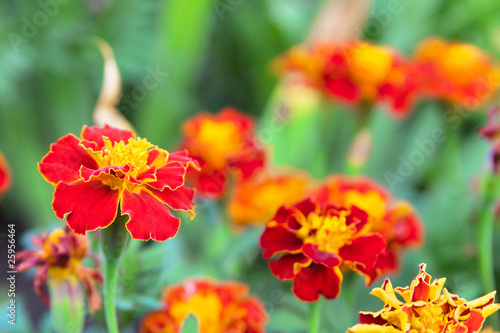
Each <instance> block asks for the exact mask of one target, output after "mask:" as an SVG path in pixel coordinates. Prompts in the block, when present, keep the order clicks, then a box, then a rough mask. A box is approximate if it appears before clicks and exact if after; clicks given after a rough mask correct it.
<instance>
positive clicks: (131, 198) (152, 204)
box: [121, 190, 180, 242]
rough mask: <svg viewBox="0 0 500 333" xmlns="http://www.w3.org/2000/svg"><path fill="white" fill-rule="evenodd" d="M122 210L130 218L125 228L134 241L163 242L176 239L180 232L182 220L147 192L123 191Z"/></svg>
mask: <svg viewBox="0 0 500 333" xmlns="http://www.w3.org/2000/svg"><path fill="white" fill-rule="evenodd" d="M121 208H122V214H128V215H129V216H130V220H129V221H128V222H127V223H126V224H125V226H126V227H127V230H128V231H129V232H130V234H131V235H132V238H134V239H138V240H145V241H147V240H149V239H153V240H155V241H159V242H163V241H165V240H167V239H169V238H172V237H174V236H175V235H176V234H177V231H178V230H179V226H180V220H179V219H178V218H176V217H174V216H173V215H172V213H170V210H169V209H168V207H167V206H165V205H164V204H163V203H161V202H159V201H158V200H157V199H156V198H155V197H153V196H152V195H151V194H149V193H148V192H147V191H142V192H140V193H130V192H128V191H127V190H125V191H123V199H122V205H121Z"/></svg>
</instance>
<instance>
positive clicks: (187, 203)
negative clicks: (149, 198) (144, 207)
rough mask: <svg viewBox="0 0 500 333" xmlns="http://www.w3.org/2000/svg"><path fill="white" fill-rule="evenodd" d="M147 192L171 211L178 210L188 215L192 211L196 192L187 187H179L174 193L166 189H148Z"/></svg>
mask: <svg viewBox="0 0 500 333" xmlns="http://www.w3.org/2000/svg"><path fill="white" fill-rule="evenodd" d="M148 191H149V192H150V193H151V194H152V195H153V196H155V197H156V198H157V199H159V200H160V201H161V202H163V203H165V204H166V205H167V206H169V207H170V208H172V209H180V210H184V211H187V212H190V213H192V212H193V210H194V204H193V199H194V195H195V193H196V191H195V190H193V189H191V188H189V187H186V186H181V187H179V188H177V189H176V190H175V191H172V190H171V189H169V188H167V187H166V188H165V189H164V190H163V191H158V190H156V189H154V188H151V187H148Z"/></svg>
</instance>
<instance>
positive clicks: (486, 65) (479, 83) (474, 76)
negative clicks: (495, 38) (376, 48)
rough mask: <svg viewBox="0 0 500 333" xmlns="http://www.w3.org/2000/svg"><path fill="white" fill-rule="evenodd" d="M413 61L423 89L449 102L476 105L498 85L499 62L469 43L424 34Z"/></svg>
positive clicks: (485, 98)
mask: <svg viewBox="0 0 500 333" xmlns="http://www.w3.org/2000/svg"><path fill="white" fill-rule="evenodd" d="M416 61H417V62H418V63H419V68H421V69H422V71H423V73H425V76H423V77H424V78H426V81H425V83H424V86H425V88H426V93H427V94H428V95H430V96H435V97H439V98H444V99H446V100H448V101H450V102H452V103H458V104H464V105H467V106H473V107H475V106H478V105H479V104H481V103H482V102H484V101H485V100H487V99H488V98H489V97H491V95H492V94H493V93H494V92H495V91H496V90H497V89H498V88H499V85H500V66H499V65H498V64H496V63H494V61H493V60H492V57H491V56H490V55H489V54H487V53H486V52H484V51H482V50H481V49H479V48H478V47H476V46H474V45H471V44H466V43H461V42H451V41H446V40H443V39H441V38H439V37H432V38H428V39H426V40H424V41H423V42H422V43H420V45H419V46H418V48H417V51H416Z"/></svg>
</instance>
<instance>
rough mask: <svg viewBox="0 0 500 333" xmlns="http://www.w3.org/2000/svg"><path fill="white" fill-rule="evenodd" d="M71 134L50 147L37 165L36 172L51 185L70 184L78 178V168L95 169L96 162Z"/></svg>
mask: <svg viewBox="0 0 500 333" xmlns="http://www.w3.org/2000/svg"><path fill="white" fill-rule="evenodd" d="M79 142H80V140H79V139H78V138H77V137H76V136H74V135H73V134H68V135H66V136H63V137H62V138H60V139H59V140H57V141H56V142H55V143H53V144H52V145H50V152H49V153H48V154H47V155H45V156H44V157H43V158H42V161H41V163H39V164H38V170H40V173H41V174H42V176H43V177H44V178H45V179H46V180H47V181H48V182H49V183H51V184H53V185H55V184H57V183H58V182H61V181H62V182H65V183H72V182H74V181H75V180H77V179H78V178H80V167H81V166H84V167H86V168H89V169H97V168H98V165H97V162H96V161H95V160H94V159H93V158H92V157H91V156H90V155H89V154H88V153H87V152H86V151H85V149H84V148H83V147H81V146H80V145H79V144H78V143H79Z"/></svg>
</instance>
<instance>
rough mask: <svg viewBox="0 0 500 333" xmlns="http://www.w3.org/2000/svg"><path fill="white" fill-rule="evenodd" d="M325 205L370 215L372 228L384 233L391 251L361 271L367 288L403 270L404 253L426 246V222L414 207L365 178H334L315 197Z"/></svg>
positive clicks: (388, 248) (318, 190)
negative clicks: (401, 258) (402, 255)
mask: <svg viewBox="0 0 500 333" xmlns="http://www.w3.org/2000/svg"><path fill="white" fill-rule="evenodd" d="M314 196H315V197H316V199H317V200H318V201H319V202H320V203H321V204H322V205H339V206H342V207H347V208H351V207H357V208H359V209H362V210H363V211H365V212H366V213H367V214H368V228H369V230H370V231H371V232H378V233H380V234H381V235H382V236H383V237H384V239H385V241H386V243H387V248H386V249H385V250H384V251H383V253H382V254H381V255H380V256H379V257H378V258H377V261H376V263H375V264H374V265H373V266H372V267H371V268H366V267H365V268H363V267H358V268H357V269H359V270H361V271H362V273H363V274H366V276H367V284H371V283H372V282H373V281H374V280H375V279H377V278H378V277H380V276H381V275H385V274H387V273H388V272H393V271H397V270H398V268H399V259H398V258H399V255H400V252H401V249H403V248H406V247H410V246H417V245H420V244H422V242H423V234H422V228H423V226H422V222H421V221H420V218H419V217H418V215H417V213H416V212H415V211H414V209H413V208H412V206H411V205H410V204H409V203H407V202H405V201H396V200H395V199H393V198H391V197H390V195H389V194H388V193H387V191H386V190H385V189H384V188H383V187H381V186H380V185H378V184H376V183H375V182H374V181H372V180H370V179H368V178H365V177H353V178H347V177H340V176H337V177H331V178H330V179H328V180H327V181H326V182H325V184H324V185H323V186H321V187H320V188H318V189H317V190H316V192H315V194H314Z"/></svg>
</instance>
